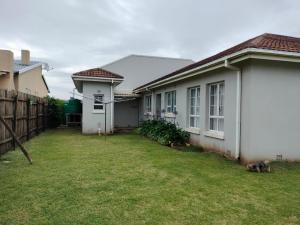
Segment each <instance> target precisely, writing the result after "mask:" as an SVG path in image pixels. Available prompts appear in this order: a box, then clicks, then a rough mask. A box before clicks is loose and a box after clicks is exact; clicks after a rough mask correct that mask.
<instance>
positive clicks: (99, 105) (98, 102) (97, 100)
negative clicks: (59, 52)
mask: <svg viewBox="0 0 300 225" xmlns="http://www.w3.org/2000/svg"><path fill="white" fill-rule="evenodd" d="M94 111H103V95H100V94H95V95H94Z"/></svg>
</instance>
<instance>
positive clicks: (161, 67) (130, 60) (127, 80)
mask: <svg viewBox="0 0 300 225" xmlns="http://www.w3.org/2000/svg"><path fill="white" fill-rule="evenodd" d="M191 63H193V61H192V60H188V59H176V58H165V57H152V56H140V55H130V56H127V57H124V58H121V59H119V60H117V61H114V62H112V63H110V64H107V65H105V66H103V67H102V68H103V69H106V70H109V71H111V72H113V73H117V74H120V75H122V76H123V77H124V81H123V82H122V83H121V84H120V85H118V86H117V87H116V88H117V89H119V90H120V89H127V90H131V89H134V88H136V87H138V86H140V85H143V84H145V83H147V82H149V81H152V80H154V79H156V78H159V77H161V76H163V75H166V74H168V73H170V72H173V71H175V70H177V69H179V68H182V67H184V66H187V65H189V64H191Z"/></svg>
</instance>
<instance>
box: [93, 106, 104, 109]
mask: <svg viewBox="0 0 300 225" xmlns="http://www.w3.org/2000/svg"><path fill="white" fill-rule="evenodd" d="M94 109H96V110H103V105H94Z"/></svg>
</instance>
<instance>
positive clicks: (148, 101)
mask: <svg viewBox="0 0 300 225" xmlns="http://www.w3.org/2000/svg"><path fill="white" fill-rule="evenodd" d="M145 112H146V113H151V112H152V96H151V95H147V96H145Z"/></svg>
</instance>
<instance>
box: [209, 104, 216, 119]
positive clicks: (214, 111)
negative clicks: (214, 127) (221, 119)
mask: <svg viewBox="0 0 300 225" xmlns="http://www.w3.org/2000/svg"><path fill="white" fill-rule="evenodd" d="M210 115H211V116H216V115H217V106H214V105H211V106H210Z"/></svg>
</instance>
